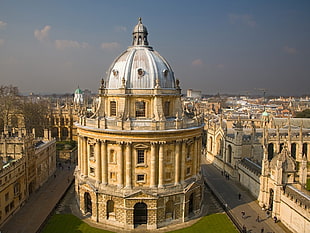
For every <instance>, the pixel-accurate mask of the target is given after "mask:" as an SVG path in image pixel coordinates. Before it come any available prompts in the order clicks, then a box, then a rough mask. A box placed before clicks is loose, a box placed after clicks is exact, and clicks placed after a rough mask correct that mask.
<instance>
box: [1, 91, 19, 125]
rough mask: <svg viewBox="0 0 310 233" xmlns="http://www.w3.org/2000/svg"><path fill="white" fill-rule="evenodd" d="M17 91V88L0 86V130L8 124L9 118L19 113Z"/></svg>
mask: <svg viewBox="0 0 310 233" xmlns="http://www.w3.org/2000/svg"><path fill="white" fill-rule="evenodd" d="M19 100H20V98H19V91H18V88H17V87H13V86H12V85H10V86H4V85H1V86H0V130H3V128H4V125H8V124H9V116H10V115H15V114H17V113H18V112H19V103H20V102H19Z"/></svg>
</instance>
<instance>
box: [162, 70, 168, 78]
mask: <svg viewBox="0 0 310 233" xmlns="http://www.w3.org/2000/svg"><path fill="white" fill-rule="evenodd" d="M163 74H164V76H165V78H166V77H167V76H168V74H169V71H168V70H166V69H164V70H163Z"/></svg>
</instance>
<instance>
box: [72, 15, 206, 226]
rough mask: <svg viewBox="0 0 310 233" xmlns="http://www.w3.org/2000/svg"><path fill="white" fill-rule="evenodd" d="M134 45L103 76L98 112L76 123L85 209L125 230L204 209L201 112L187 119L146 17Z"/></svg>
mask: <svg viewBox="0 0 310 233" xmlns="http://www.w3.org/2000/svg"><path fill="white" fill-rule="evenodd" d="M132 36H133V42H132V46H130V47H128V49H127V50H126V51H125V52H123V53H122V54H121V55H120V56H119V57H118V58H116V59H115V61H114V62H113V63H112V65H111V67H110V68H109V71H108V73H107V78H106V80H102V81H101V86H100V88H99V97H98V98H99V102H98V106H97V108H96V109H97V110H96V112H95V113H94V115H93V116H91V117H89V118H88V117H86V116H82V117H80V119H79V122H78V123H77V124H76V126H77V133H78V145H79V152H78V166H77V168H76V173H75V177H76V183H75V189H76V195H77V199H78V203H79V207H80V210H81V212H82V213H84V214H88V215H90V216H91V219H92V220H94V221H97V222H100V223H104V224H110V225H114V226H118V227H122V228H126V229H133V228H135V227H136V226H138V225H141V224H144V225H146V228H147V229H156V228H159V227H162V226H165V225H168V224H171V223H177V222H184V221H186V220H187V219H189V218H191V217H193V216H195V215H198V214H199V213H200V207H201V201H202V189H203V183H202V180H201V176H200V155H201V146H202V130H203V120H202V116H200V115H198V114H195V115H194V116H192V115H191V116H187V115H186V114H185V113H184V112H183V108H182V103H181V89H180V87H179V81H178V80H177V79H175V77H174V73H173V70H172V69H171V67H170V65H169V64H168V62H167V61H166V60H165V59H164V58H163V57H162V56H161V55H160V54H159V53H157V52H156V51H154V50H153V48H152V47H151V46H149V43H148V38H147V36H148V31H147V28H146V27H145V26H144V25H143V24H142V22H141V19H139V22H138V24H137V25H136V26H135V27H134V30H133V33H132Z"/></svg>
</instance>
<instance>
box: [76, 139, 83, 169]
mask: <svg viewBox="0 0 310 233" xmlns="http://www.w3.org/2000/svg"><path fill="white" fill-rule="evenodd" d="M82 143H83V141H82V138H81V136H78V161H77V162H78V164H77V165H78V168H79V170H80V171H81V170H82V166H83V163H82Z"/></svg>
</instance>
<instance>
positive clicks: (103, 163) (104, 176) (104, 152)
mask: <svg viewBox="0 0 310 233" xmlns="http://www.w3.org/2000/svg"><path fill="white" fill-rule="evenodd" d="M101 157H102V158H101V175H102V184H103V185H107V184H108V159H107V142H106V141H105V140H104V141H101Z"/></svg>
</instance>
